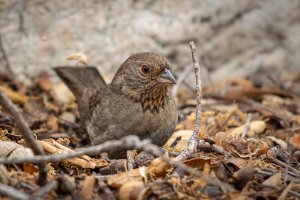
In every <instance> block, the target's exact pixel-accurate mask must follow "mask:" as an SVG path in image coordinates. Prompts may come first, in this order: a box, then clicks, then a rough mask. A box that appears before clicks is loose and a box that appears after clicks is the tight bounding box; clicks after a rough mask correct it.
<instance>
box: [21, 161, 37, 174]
mask: <svg viewBox="0 0 300 200" xmlns="http://www.w3.org/2000/svg"><path fill="white" fill-rule="evenodd" d="M23 170H24V172H26V173H29V174H34V173H36V172H38V171H39V169H38V168H37V167H36V166H34V165H32V164H28V163H24V164H23Z"/></svg>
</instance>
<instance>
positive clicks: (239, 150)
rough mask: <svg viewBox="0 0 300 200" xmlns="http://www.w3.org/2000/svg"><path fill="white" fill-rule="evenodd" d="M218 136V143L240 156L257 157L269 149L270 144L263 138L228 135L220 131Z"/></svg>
mask: <svg viewBox="0 0 300 200" xmlns="http://www.w3.org/2000/svg"><path fill="white" fill-rule="evenodd" d="M216 137H217V141H218V143H216V144H217V145H219V146H222V147H223V148H224V150H226V151H229V152H230V153H232V154H233V155H236V156H239V157H240V158H249V157H253V156H256V157H257V156H260V155H262V154H265V153H266V152H267V151H268V149H269V146H268V144H267V143H265V142H264V141H262V140H257V139H253V138H249V139H245V138H242V137H232V136H228V137H226V136H225V135H224V134H223V133H218V135H216ZM221 137H222V138H221Z"/></svg>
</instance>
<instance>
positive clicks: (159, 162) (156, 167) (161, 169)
mask: <svg viewBox="0 0 300 200" xmlns="http://www.w3.org/2000/svg"><path fill="white" fill-rule="evenodd" d="M171 170H172V166H171V165H170V164H169V163H167V162H165V161H164V160H163V159H162V158H161V157H159V158H155V159H154V160H153V161H152V162H151V164H150V166H149V168H148V171H147V173H148V174H149V175H150V176H152V177H156V178H161V177H164V176H165V175H166V174H168V173H169V172H170V171H171Z"/></svg>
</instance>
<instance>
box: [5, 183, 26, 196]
mask: <svg viewBox="0 0 300 200" xmlns="http://www.w3.org/2000/svg"><path fill="white" fill-rule="evenodd" d="M0 194H1V195H3V196H8V197H11V198H13V199H22V200H27V199H31V198H30V196H29V195H28V194H26V193H24V192H21V191H19V190H16V189H15V188H13V187H10V186H8V185H4V184H2V183H0Z"/></svg>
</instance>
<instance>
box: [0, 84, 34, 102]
mask: <svg viewBox="0 0 300 200" xmlns="http://www.w3.org/2000/svg"><path fill="white" fill-rule="evenodd" d="M0 91H1V92H3V93H5V94H6V95H7V96H8V98H10V99H11V101H12V102H14V103H16V104H19V105H24V104H25V103H27V101H28V99H29V97H28V96H26V95H22V94H20V93H18V92H15V91H13V90H12V89H10V88H9V87H7V86H0Z"/></svg>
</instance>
